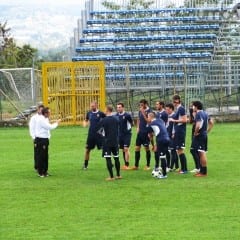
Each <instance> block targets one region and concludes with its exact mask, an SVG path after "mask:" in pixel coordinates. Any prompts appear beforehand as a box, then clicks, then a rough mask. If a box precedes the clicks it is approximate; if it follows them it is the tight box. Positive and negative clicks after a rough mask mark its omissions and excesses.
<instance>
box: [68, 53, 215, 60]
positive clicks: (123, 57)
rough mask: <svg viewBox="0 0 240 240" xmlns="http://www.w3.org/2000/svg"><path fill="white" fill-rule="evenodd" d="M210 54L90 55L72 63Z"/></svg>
mask: <svg viewBox="0 0 240 240" xmlns="http://www.w3.org/2000/svg"><path fill="white" fill-rule="evenodd" d="M211 56H212V54H211V53H209V52H204V53H199V52H196V53H188V52H185V53H162V54H158V53H154V54H132V55H130V54H127V55H92V56H76V57H73V58H72V60H73V61H113V60H146V59H170V58H209V57H211Z"/></svg>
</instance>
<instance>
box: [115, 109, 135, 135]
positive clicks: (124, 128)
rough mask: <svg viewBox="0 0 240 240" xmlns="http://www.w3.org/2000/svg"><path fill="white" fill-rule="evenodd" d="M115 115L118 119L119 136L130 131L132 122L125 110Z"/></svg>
mask: <svg viewBox="0 0 240 240" xmlns="http://www.w3.org/2000/svg"><path fill="white" fill-rule="evenodd" d="M116 116H117V117H118V120H119V136H124V135H126V134H129V133H131V130H132V123H133V120H132V116H131V115H130V114H129V113H127V112H123V113H117V114H116Z"/></svg>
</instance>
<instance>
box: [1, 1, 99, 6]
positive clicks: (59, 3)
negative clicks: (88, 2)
mask: <svg viewBox="0 0 240 240" xmlns="http://www.w3.org/2000/svg"><path fill="white" fill-rule="evenodd" d="M95 1H96V0H95ZM1 4H8V5H16V4H17V5H25V4H27V5H43V4H50V5H79V4H84V0H58V1H55V0H0V5H1Z"/></svg>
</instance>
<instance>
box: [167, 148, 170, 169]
mask: <svg viewBox="0 0 240 240" xmlns="http://www.w3.org/2000/svg"><path fill="white" fill-rule="evenodd" d="M166 159H167V167H168V168H170V165H171V164H170V161H171V155H170V152H169V151H167V152H166Z"/></svg>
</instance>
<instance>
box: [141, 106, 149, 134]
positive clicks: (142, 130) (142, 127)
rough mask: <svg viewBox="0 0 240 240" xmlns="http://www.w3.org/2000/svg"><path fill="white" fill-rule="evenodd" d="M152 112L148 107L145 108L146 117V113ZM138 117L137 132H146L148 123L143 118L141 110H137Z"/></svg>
mask: <svg viewBox="0 0 240 240" xmlns="http://www.w3.org/2000/svg"><path fill="white" fill-rule="evenodd" d="M150 112H152V110H151V109H150V108H147V109H145V116H146V117H147V115H148V113H150ZM138 118H139V126H138V128H139V133H147V132H148V129H147V127H148V125H147V121H146V120H145V118H144V116H143V114H142V112H141V111H139V112H138Z"/></svg>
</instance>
